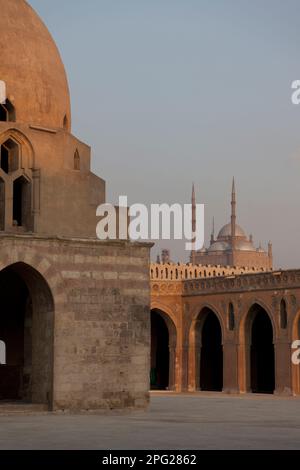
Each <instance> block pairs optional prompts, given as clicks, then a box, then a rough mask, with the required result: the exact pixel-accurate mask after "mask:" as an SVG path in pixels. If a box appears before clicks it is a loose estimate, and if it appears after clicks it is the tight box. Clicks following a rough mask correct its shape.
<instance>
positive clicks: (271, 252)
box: [268, 242, 273, 268]
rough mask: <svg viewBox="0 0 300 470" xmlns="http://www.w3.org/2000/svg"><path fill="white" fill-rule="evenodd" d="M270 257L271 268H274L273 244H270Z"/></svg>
mask: <svg viewBox="0 0 300 470" xmlns="http://www.w3.org/2000/svg"><path fill="white" fill-rule="evenodd" d="M268 257H269V263H270V268H272V266H273V247H272V242H269V243H268Z"/></svg>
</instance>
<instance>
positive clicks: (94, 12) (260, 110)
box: [29, 0, 300, 268]
mask: <svg viewBox="0 0 300 470" xmlns="http://www.w3.org/2000/svg"><path fill="white" fill-rule="evenodd" d="M29 3H30V4H31V5H32V6H33V7H34V8H35V9H36V11H37V12H38V13H39V15H40V16H41V17H42V19H43V20H44V22H45V23H46V25H47V26H48V28H49V30H50V32H51V33H52V35H53V37H54V39H55V41H56V43H57V45H58V47H59V50H60V52H61V55H62V59H63V61H64V64H65V67H66V71H67V75H68V79H69V85H70V91H71V99H72V132H73V134H74V135H76V136H77V137H78V138H80V139H81V140H83V141H85V142H86V143H88V144H89V145H91V147H92V157H93V168H92V169H93V171H94V172H95V173H97V174H98V175H99V176H101V177H103V178H104V179H105V180H106V181H107V199H108V200H109V201H110V202H113V203H117V202H118V197H119V195H127V196H128V198H129V202H130V203H131V204H132V203H135V202H139V203H145V204H150V203H163V202H166V203H170V204H171V203H175V202H179V203H189V202H190V198H191V187H192V182H194V183H195V188H196V196H197V202H199V203H203V204H205V231H206V242H207V241H208V240H209V234H210V231H211V219H212V217H213V216H214V217H215V225H216V231H218V230H219V229H220V228H221V227H222V225H224V224H225V223H227V222H229V217H230V190H231V180H232V177H233V176H235V180H236V189H237V219H238V220H237V221H238V223H239V224H240V225H241V226H242V227H243V228H244V230H245V231H246V232H247V233H248V234H250V233H252V234H253V237H254V242H255V243H256V245H259V243H260V242H261V243H262V245H263V247H265V248H266V247H267V242H268V241H269V240H271V241H272V242H273V253H274V264H275V266H276V267H282V268H288V267H289V268H296V267H300V217H299V214H300V184H299V175H300V105H298V106H297V105H294V104H292V101H291V95H292V89H291V84H292V82H293V81H294V80H297V79H299V80H300V47H299V46H300V2H299V0H285V1H284V2H282V1H281V0H251V1H250V0H247V1H245V0H30V1H29ZM161 248H170V249H171V257H172V259H173V260H174V261H186V260H187V257H188V253H187V252H186V251H185V247H184V241H161V242H159V243H157V244H156V245H155V247H154V249H153V250H152V251H153V257H156V254H157V253H158V252H159V250H160V249H161Z"/></svg>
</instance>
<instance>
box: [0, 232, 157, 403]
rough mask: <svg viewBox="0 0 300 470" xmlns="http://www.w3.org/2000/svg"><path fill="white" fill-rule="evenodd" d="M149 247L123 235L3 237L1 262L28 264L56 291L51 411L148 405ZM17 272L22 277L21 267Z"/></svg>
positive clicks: (8, 264)
mask: <svg viewBox="0 0 300 470" xmlns="http://www.w3.org/2000/svg"><path fill="white" fill-rule="evenodd" d="M149 250H150V245H149V244H139V243H129V242H120V241H115V242H100V241H93V240H80V239H73V240H71V239H55V238H44V237H30V236H28V237H27V236H1V237H0V268H1V269H4V268H5V267H7V266H11V265H12V264H14V263H19V264H18V265H19V266H21V265H22V266H24V265H26V266H27V267H30V268H28V269H30V270H32V272H36V273H37V274H39V275H41V276H42V277H43V279H44V280H45V282H46V283H47V284H48V286H49V288H50V291H51V293H52V295H53V301H54V334H53V335H51V334H49V335H48V336H47V337H48V338H49V341H52V339H51V338H52V337H54V347H53V371H52V373H51V374H53V389H52V393H50V395H49V396H50V397H51V403H49V405H50V408H51V409H54V410H92V409H94V410H95V409H113V408H128V407H137V408H144V407H145V406H146V405H147V403H148V400H149V395H148V390H149V361H150V359H149V353H150V329H149V326H150V325H149V323H150V316H149V309H150V290H149V289H150V287H149ZM22 277H23V280H25V282H26V283H27V277H26V270H24V272H23V274H22ZM30 284H31V283H30V282H28V288H29V291H30V290H31V287H30ZM36 308H37V309H38V308H39V306H38V305H36ZM43 337H44V338H45V335H44V336H43ZM45 348H46V349H47V345H45Z"/></svg>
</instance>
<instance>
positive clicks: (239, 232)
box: [217, 223, 246, 240]
mask: <svg viewBox="0 0 300 470" xmlns="http://www.w3.org/2000/svg"><path fill="white" fill-rule="evenodd" d="M235 236H236V237H246V234H245V232H244V230H243V229H242V227H240V225H237V224H236V225H235ZM228 237H231V224H230V223H229V224H226V225H224V227H222V228H221V230H220V232H219V235H218V238H217V239H218V240H220V239H222V238H228Z"/></svg>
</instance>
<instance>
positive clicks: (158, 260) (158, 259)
mask: <svg viewBox="0 0 300 470" xmlns="http://www.w3.org/2000/svg"><path fill="white" fill-rule="evenodd" d="M156 262H157V263H158V264H160V256H159V253H158V255H157V257H156Z"/></svg>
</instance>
